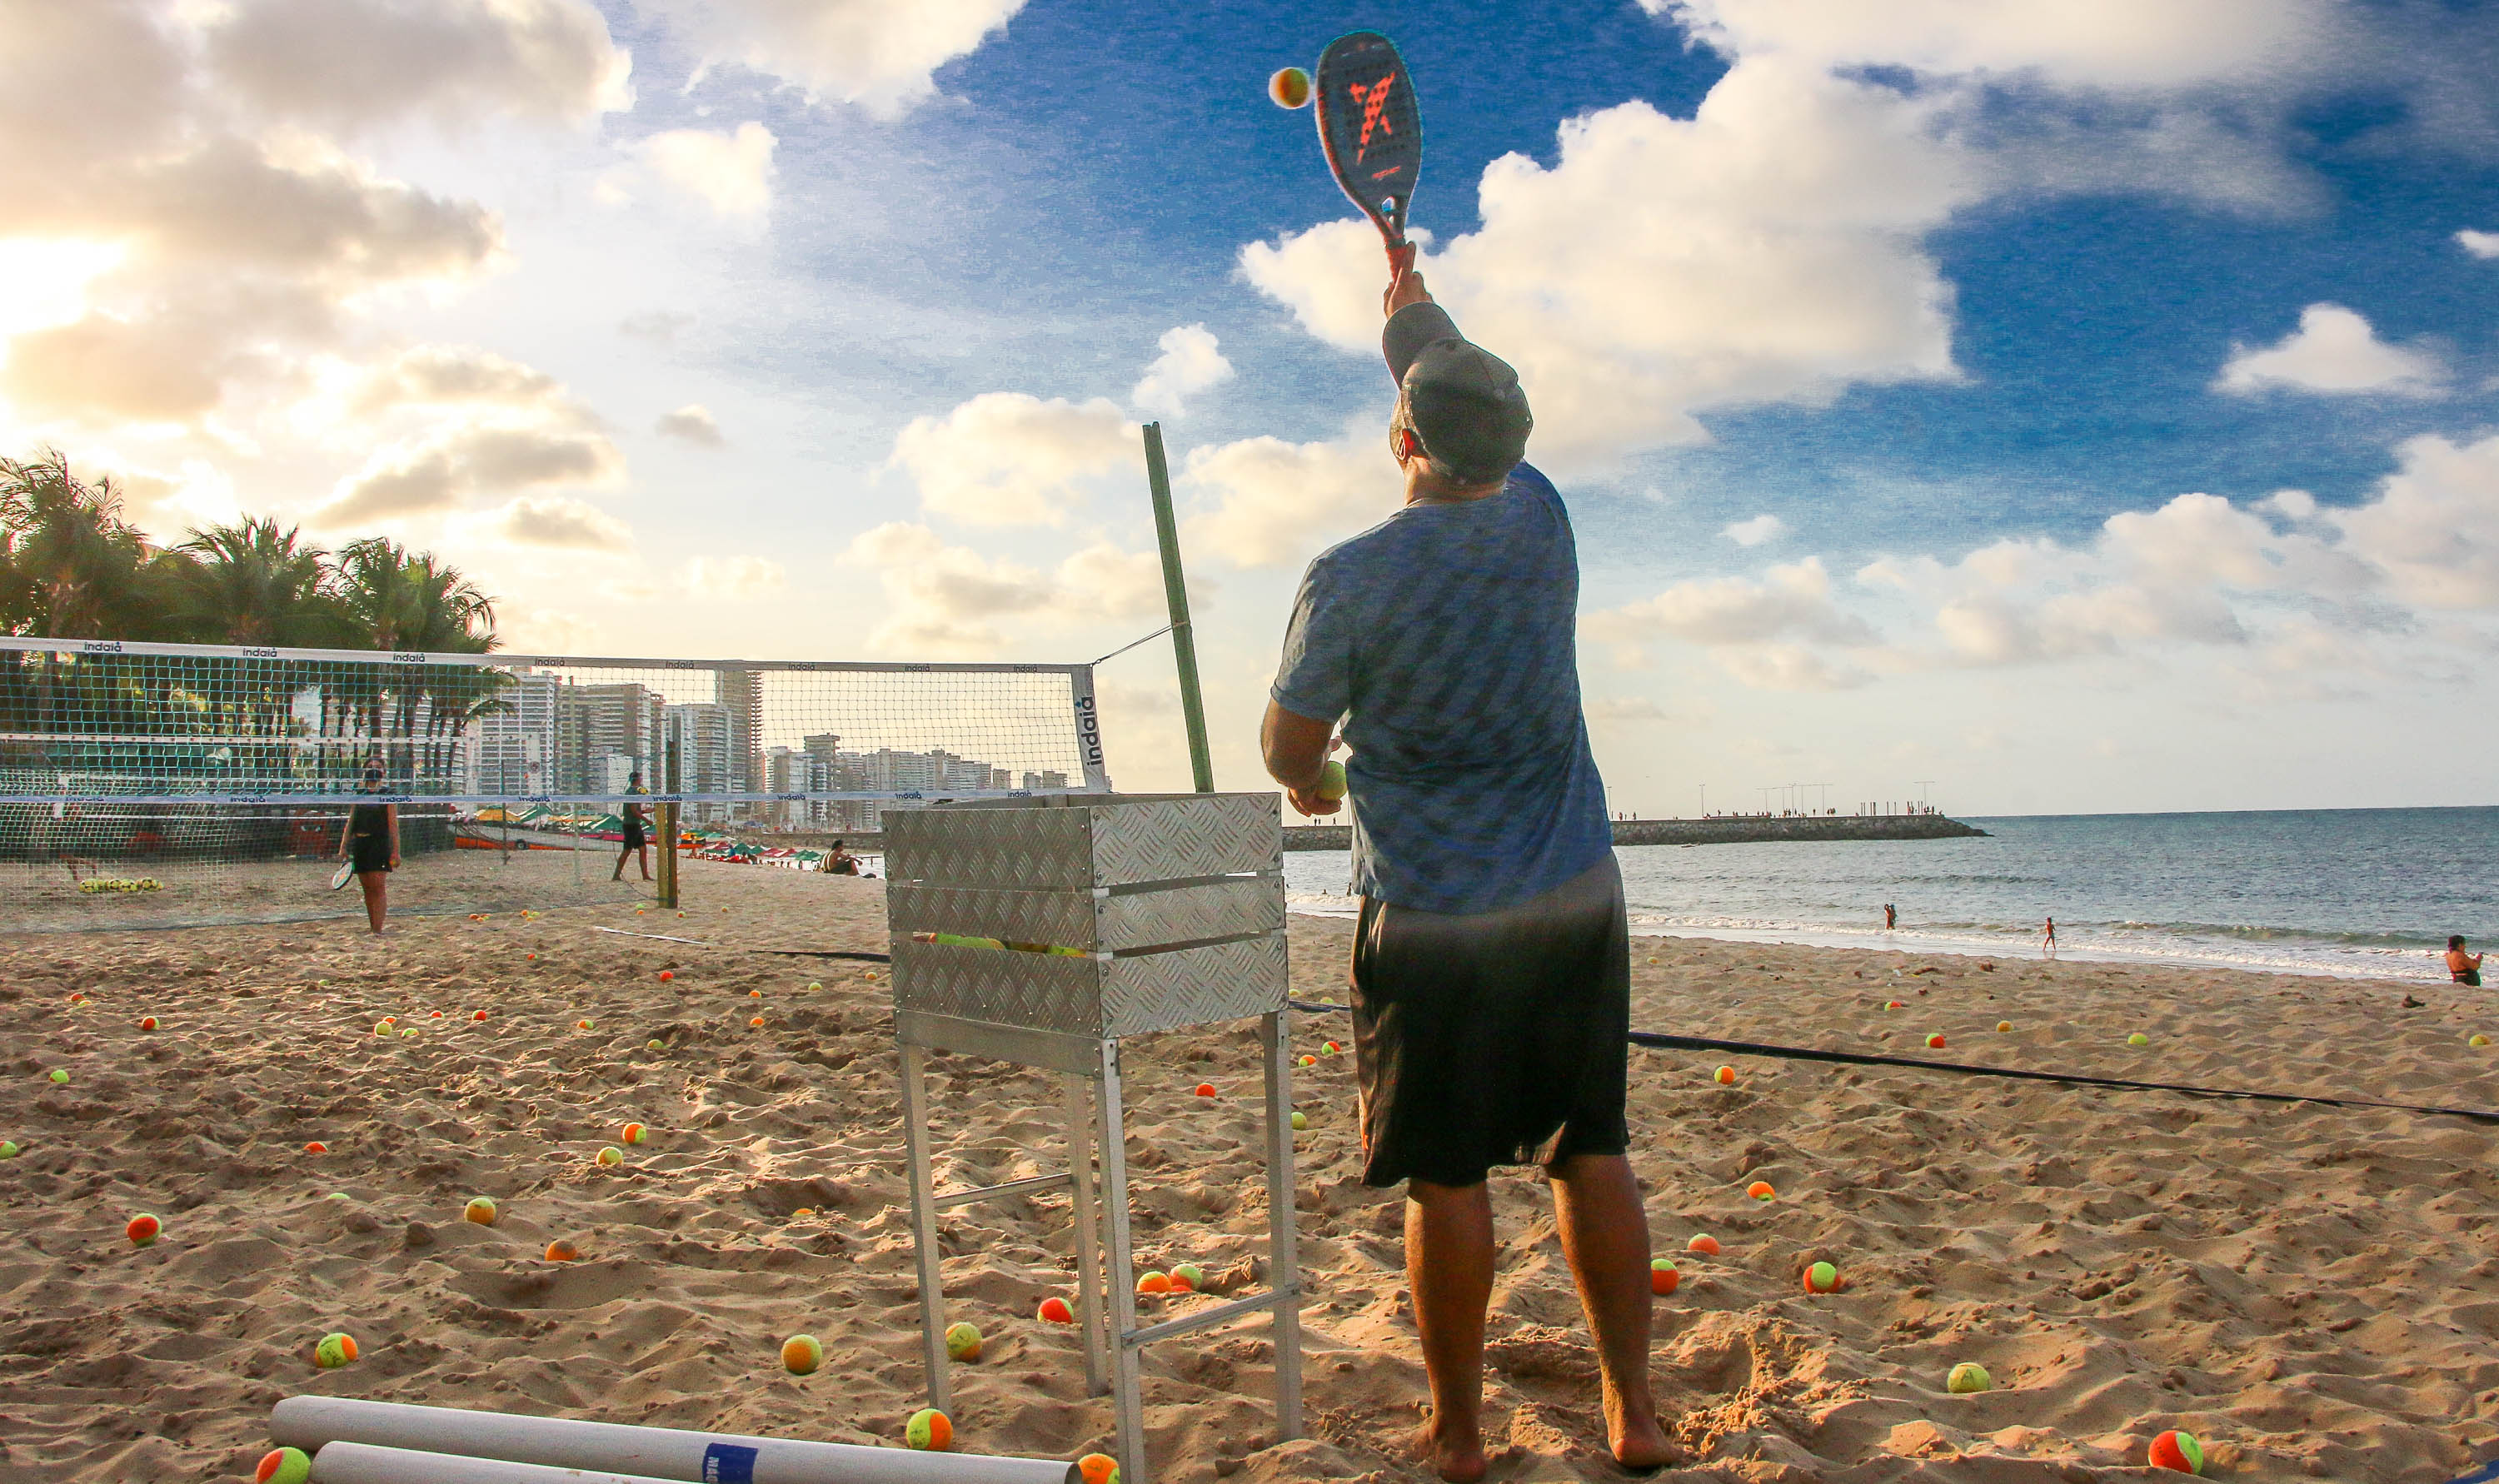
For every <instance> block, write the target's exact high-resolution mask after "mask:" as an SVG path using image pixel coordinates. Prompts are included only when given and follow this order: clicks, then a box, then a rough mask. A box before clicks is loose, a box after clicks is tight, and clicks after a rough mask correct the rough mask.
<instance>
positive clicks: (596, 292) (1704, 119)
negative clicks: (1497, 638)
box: [0, 0, 2499, 815]
mask: <svg viewBox="0 0 2499 1484" xmlns="http://www.w3.org/2000/svg"><path fill="white" fill-rule="evenodd" d="M1522 17H1526V18H1522ZM1350 26H1365V27H1371V28H1376V29H1379V30H1380V31H1382V32H1384V33H1386V34H1387V35H1389V36H1391V37H1392V38H1393V39H1395V41H1396V42H1397V44H1398V45H1399V47H1400V48H1401V49H1402V50H1403V52H1404V54H1405V56H1406V58H1407V60H1408V63H1409V66H1410V68H1411V69H1412V74H1413V78H1414V81H1415V86H1416V89H1417V93H1418V96H1419V98H1420V100H1421V106H1422V112H1423V127H1424V132H1425V137H1426V140H1427V142H1428V143H1427V145H1426V148H1425V154H1424V166H1423V177H1422V183H1421V186H1420V188H1419V189H1418V191H1417V194H1416V197H1415V200H1414V204H1413V208H1412V226H1413V227H1414V228H1415V229H1418V235H1421V236H1423V237H1424V238H1425V241H1426V246H1425V250H1424V253H1423V256H1422V260H1421V265H1420V266H1421V268H1422V270H1423V272H1424V274H1426V277H1427V279H1428V281H1429V282H1430V284H1431V286H1432V288H1433V290H1434V292H1435V293H1436V295H1437V296H1438V297H1439V298H1440V299H1441V301H1442V302H1443V303H1444V305H1446V306H1448V307H1449V309H1450V311H1451V312H1452V314H1453V315H1454V316H1455V317H1456V319H1457V322H1458V324H1459V326H1460V327H1461V329H1462V330H1464V331H1465V332H1466V333H1467V334H1468V336H1469V337H1470V338H1471V339H1476V340H1477V341H1478V342H1479V343H1481V344H1484V345H1485V346H1487V347H1488V348H1490V349H1492V350H1493V351H1495V352H1496V353H1498V354H1500V355H1502V356H1503V357H1505V358H1506V359H1508V360H1509V361H1510V362H1511V363H1512V364H1513V365H1515V366H1516V367H1517V368H1518V369H1519V371H1520V374H1521V378H1522V381H1523V383H1524V385H1525V388H1526V390H1527V393H1528V396H1529V399H1530V401H1531V403H1533V405H1534V407H1535V410H1536V416H1537V431H1536V434H1535V436H1534V439H1533V440H1532V442H1531V444H1530V448H1529V459H1530V460H1531V462H1533V463H1535V464H1536V465H1537V466H1538V467H1539V468H1542V469H1543V470H1544V471H1545V472H1547V473H1548V474H1550V475H1551V476H1552V477H1553V478H1554V479H1555V481H1556V482H1557V484H1558V485H1559V487H1560V488H1561V489H1562V491H1563V493H1564V496H1565V498H1566V500H1567V501H1568V502H1569V504H1570V507H1571V510H1572V514H1573V520H1574V526H1575V529H1576V532H1577V535H1578V541H1579V553H1580V565H1581V570H1582V588H1581V595H1580V615H1581V629H1580V640H1581V643H1580V665H1581V680H1582V686H1583V690H1584V692H1585V694H1586V696H1587V702H1588V711H1589V718H1590V726H1591V731H1592V736H1593V738H1594V742H1595V746H1596V750H1597V756H1598V760H1599V763H1600V765H1601V767H1602V769H1603V771H1604V773H1605V776H1606V778H1607V784H1608V787H1609V790H1610V793H1611V801H1612V805H1613V807H1614V808H1615V809H1617V810H1619V811H1624V812H1638V813H1640V814H1643V815H1667V814H1684V815H1691V814H1694V813H1697V812H1699V811H1700V810H1701V809H1703V808H1704V805H1705V807H1706V808H1708V809H1711V810H1720V809H1727V808H1759V807H1762V805H1763V804H1764V803H1765V802H1766V801H1768V802H1769V803H1770V804H1772V806H1773V807H1775V806H1776V805H1778V804H1780V803H1784V802H1789V801H1795V800H1800V799H1801V800H1802V801H1806V802H1816V803H1818V802H1821V801H1824V800H1828V802H1829V803H1830V804H1831V805H1833V806H1835V807H1839V808H1842V809H1845V808H1848V807H1851V806H1853V805H1855V804H1857V803H1859V802H1862V801H1897V800H1901V799H1911V798H1918V797H1921V796H1924V797H1926V798H1928V799H1930V800H1931V801H1932V802H1933V803H1934V804H1936V805H1937V806H1939V807H1942V808H1945V809H1947V810H1950V811H1952V812H1956V813H1960V814H1964V815H1989V814H2026V813H2072V812H2101V811H2135V810H2187V809H2256V808H2304V807H2354V806H2375V805H2421V804H2486V803H2491V802H2493V801H2499V745H2493V742H2492V735H2493V725H2494V721H2499V715H2494V704H2499V681H2494V678H2493V670H2494V662H2499V90H2494V89H2493V88H2492V87H2491V86H2490V85H2489V82H2488V79H2490V78H2491V77H2494V76H2499V5H2493V4H2477V3H2467V0H2367V3H2361V0H2352V3H2339V4H2338V3H2329V0H2021V3H1983V0H1547V3H1543V4H1540V5H1538V6H1536V7H1533V8H1522V7H1519V6H1516V5H1514V4H1494V3H1473V0H1435V3H1429V4H1424V3H1412V4H1387V3H1357V4H1351V5H1347V4H1343V3H1336V4H1326V5H1320V4H1294V3H1282V0H1276V3H1268V4H1249V3H1242V0H1208V3H1203V4H1195V5H1184V6H1171V5H1144V4H1119V3H1107V0H1106V3H1095V4H1077V3H1072V0H918V3H915V4H912V5H907V6H906V5H894V4H890V3H886V0H599V3H593V0H81V3H79V4H66V3H62V0H0V189H5V191H6V194H7V197H8V199H9V200H10V201H11V202H12V205H13V210H11V211H10V212H8V213H6V215H5V216H0V451H5V452H8V453H10V454H12V455H15V456H19V457H23V456H26V455H28V454H31V453H33V452H34V451H35V450H36V449H38V448H40V447H57V448H60V449H62V450H63V451H65V452H66V453H67V454H68V455H69V456H70V458H71V459H72V461H73V464H74V466H75V467H76V468H80V469H81V470H82V471H84V472H87V473H90V474H110V475H111V476H113V477H114V480H115V481H116V482H117V483H118V484H119V485H120V486H121V487H122V488H123V489H124V491H125V492H126V495H127V497H128V500H129V507H130V514H131V515H132V517H133V518H134V519H135V520H136V521H137V522H138V523H139V524H140V525H141V526H142V527H143V528H145V529H146V530H147V531H148V532H151V533H152V534H153V535H155V536H156V537H157V538H158V539H160V540H165V541H174V540H179V539H181V538H182V537H183V535H184V534H185V533H186V532H188V531H189V530H191V529H193V528H195V527H198V526H202V525H207V524H211V523H214V522H217V521H222V520H230V519H233V518H235V517H236V516H238V515H242V514H251V515H275V516H277V517H279V518H280V519H282V520H284V521H286V522H288V523H296V524H301V525H302V527H303V528H304V530H305V532H306V533H307V535H308V537H309V538H311V539H314V540H318V541H322V542H327V543H333V544H336V543H341V542H343V541H345V540H349V539H353V538H355V537H357V536H360V535H365V534H372V533H375V532H381V533H387V534H390V535H393V536H397V537H399V538H401V539H404V540H406V541H409V542H411V543H414V544H416V545H419V546H422V547H426V548H429V549H432V550H434V551H436V552H438V553H439V554H440V555H442V556H443V557H444V558H446V559H447V560H449V561H451V562H453V563H455V564H456V565H460V566H461V567H462V568H463V569H464V570H466V571H467V572H469V573H470V574H471V575H472V576H473V577H475V578H476V579H477V580H478V581H479V582H480V584H481V585H482V586H484V587H485V588H486V589H487V590H488V591H489V592H491V593H493V594H495V595H496V596H497V597H499V598H500V599H501V602H500V605H499V614H500V620H501V626H500V627H501V631H502V633H503V639H504V647H505V648H507V649H511V650H514V651H516V652H523V653H532V652H535V653H569V654H603V655H628V656H667V657H687V658H732V657H734V658H750V659H805V660H840V659H879V660H885V659H904V660H960V659H971V660H1008V661H1069V660H1089V659H1092V658H1094V657H1096V656H1099V655H1103V654H1107V653H1109V652H1110V651H1112V650H1114V649H1117V648H1119V647H1120V645H1123V644H1125V643H1127V642H1129V641H1130V640H1132V639H1135V638H1137V637H1138V636H1140V635H1143V634H1147V633H1150V632H1152V630H1153V629H1156V628H1158V627H1160V625H1161V624H1162V623H1163V622H1164V611H1163V596H1162V590H1161V582H1160V570H1159V565H1158V564H1157V561H1156V558H1155V555H1154V542H1153V528H1152V519H1151V514H1150V509H1149V505H1148V500H1147V493H1146V483H1145V473H1144V463H1143V457H1142V452H1141V444H1140V425H1141V424H1142V423H1144V422H1146V421H1148V420H1153V421H1158V422H1159V423H1160V424H1161V425H1162V429H1163V436H1164V437H1165V439H1166V441H1167V443H1168V444H1169V446H1170V449H1171V454H1172V463H1173V470H1174V477H1175V485H1176V494H1177V499H1178V504H1179V508H1180V518H1181V541H1182V547H1183V552H1184V555H1185V560H1186V563H1187V566H1188V573H1189V586H1190V597H1191V601H1192V604H1193V607H1194V614H1195V628H1196V631H1197V635H1198V642H1199V649H1200V654H1201V661H1202V664H1203V667H1204V672H1205V688H1206V697H1207V706H1208V711H1209V716H1210V725H1211V728H1212V732H1213V741H1214V752H1215V758H1216V764H1217V782H1218V784H1219V785H1220V786H1222V787H1225V788H1239V789H1249V788H1263V787H1267V785H1266V783H1265V780H1264V778H1263V775H1262V773H1261V771H1260V769H1259V768H1258V764H1257V758H1256V752H1255V734H1256V721H1257V716H1258V713H1259V711H1260V709H1261V708H1262V707H1263V705H1264V703H1265V694H1266V686H1267V683H1268V681H1269V679H1270V678H1271V676H1272V673H1273V670H1274V666H1275V661H1276V654H1277V649H1278V645H1279V642H1280V640H1281V637H1282V627H1283V622H1284V617H1285V614H1286V611H1287V607H1288V605H1289V602H1290V598H1291V595H1292V590H1293V586H1294V584H1295V582H1296V581H1297V580H1298V578H1299V575H1300V572H1301V570H1302V567H1303V566H1304V565H1305V564H1306V563H1307V562H1308V561H1309V559H1310V558H1311V557H1312V556H1313V555H1314V554H1315V553H1317V552H1318V551H1320V550H1323V549H1324V548H1326V547H1327V546H1329V545H1331V544H1333V543H1335V542H1337V541H1340V540H1343V539H1345V538H1346V537H1347V536H1349V535H1352V534H1354V533H1356V532H1360V531H1362V530H1364V529H1366V528H1367V527H1369V526H1371V525H1373V524H1375V523H1377V522H1378V521H1379V520H1380V519H1383V518H1385V517H1386V516H1387V515H1388V514H1389V513H1390V512H1391V511H1393V510H1394V509H1395V508H1396V504H1397V501H1398V500H1399V499H1400V489H1401V487H1400V484H1399V480H1398V476H1397V472H1396V468H1395V466H1394V464H1393V462H1392V461H1391V459H1390V458H1389V455H1388V452H1387V444H1386V437H1385V423H1386V418H1387V414H1388V411H1389V408H1390V405H1391V403H1392V400H1393V387H1392V386H1391V384H1390V382H1389V380H1388V378H1387V375H1386V372H1385V371H1384V370H1383V368H1382V366H1381V364H1380V361H1379V348H1378V337H1379V289H1380V286H1381V282H1382V278H1383V276H1384V273H1383V267H1382V259H1381V256H1380V252H1379V240H1378V237H1377V235H1376V234H1375V233H1374V232H1373V231H1372V229H1371V228H1370V227H1369V226H1368V225H1367V224H1365V223H1363V222H1361V221H1360V220H1359V219H1358V218H1357V217H1355V215H1354V213H1353V211H1352V209H1351V208H1350V207H1349V206H1348V205H1347V203H1346V202H1345V200H1344V198H1343V197H1342V196H1341V195H1340V194H1339V193H1338V192H1337V190H1336V188H1335V185H1334V183H1333V181H1332V180H1331V179H1330V177H1328V175H1327V172H1326V169H1325V167H1324V165H1323V163H1322V162H1321V160H1320V157H1319V153H1318V148H1317V145H1316V140H1315V135H1314V128H1313V117H1312V114H1311V113H1310V112H1309V111H1307V110H1305V111H1300V112H1288V111H1285V110H1282V109H1279V108H1277V107H1275V106H1274V105H1273V104H1272V103H1270V102H1269V101H1268V99H1267V96H1266V91H1265V81H1266V79H1267V77H1268V75H1269V74H1270V73H1271V72H1272V71H1274V70H1275V69H1276V68H1278V67H1282V66H1286V65H1294V64H1299V65H1304V66H1308V65H1310V63H1311V62H1312V61H1313V60H1314V58H1315V57H1316V55H1317V54H1318V51H1319V50H1320V48H1323V47H1324V46H1325V45H1326V43H1327V42H1328V40H1329V39H1330V38H1331V37H1332V36H1334V35H1336V34H1338V32H1340V31H1341V30H1343V29H1346V28H1347V27H1350ZM1100 684H1101V687H1102V691H1103V711H1104V734H1105V742H1106V746H1107V749H1108V752H1109V758H1110V764H1111V768H1112V773H1113V776H1114V778H1115V779H1116V781H1117V782H1118V783H1119V785H1120V787H1122V788H1126V789H1156V788H1169V787H1175V786H1183V787H1185V781H1186V776H1187V775H1186V763H1185V756H1186V755H1185V745H1184V740H1183V737H1182V731H1181V722H1180V711H1179V706H1178V701H1177V691H1176V688H1175V684H1174V681H1173V679H1172V668H1171V661H1170V652H1169V648H1168V646H1167V645H1164V644H1161V643H1153V644H1148V645H1144V646H1141V647H1139V648H1137V649H1135V650H1132V651H1130V652H1128V653H1127V654H1125V655H1122V656H1120V658H1118V659H1114V660H1111V661H1108V662H1107V663H1106V664H1104V665H1103V666H1102V669H1101V671H1100ZM1794 785H1810V786H1813V787H1810V788H1807V789H1803V790H1794V789H1791V788H1789V786H1794Z"/></svg>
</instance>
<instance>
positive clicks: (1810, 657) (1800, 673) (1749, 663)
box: [1718, 643, 1874, 691]
mask: <svg viewBox="0 0 2499 1484" xmlns="http://www.w3.org/2000/svg"><path fill="white" fill-rule="evenodd" d="M1718 662H1719V663H1720V664H1722V665H1725V666H1726V668H1727V672H1728V673H1729V674H1731V675H1733V676H1735V677H1736V679H1737V680H1739V681H1742V682H1743V683H1744V684H1745V685H1748V686H1751V687H1752V688H1753V689H1754V690H1756V691H1847V690H1853V689H1855V688H1856V687H1858V686H1862V685H1865V684H1866V682H1868V681H1870V680H1872V679H1873V678H1874V677H1873V676H1871V675H1869V674H1867V673H1866V671H1864V670H1862V669H1860V668H1858V667H1857V666H1856V665H1853V664H1841V663H1838V662H1837V661H1833V660H1831V659H1829V658H1827V657H1825V656H1823V655H1820V654H1817V653H1815V652H1814V651H1812V650H1810V649H1807V648H1805V647H1804V646H1803V645H1801V644H1786V643H1779V644H1760V645H1752V646H1748V647H1746V648H1742V649H1731V650H1726V651H1723V652H1721V653H1720V654H1719V656H1718Z"/></svg>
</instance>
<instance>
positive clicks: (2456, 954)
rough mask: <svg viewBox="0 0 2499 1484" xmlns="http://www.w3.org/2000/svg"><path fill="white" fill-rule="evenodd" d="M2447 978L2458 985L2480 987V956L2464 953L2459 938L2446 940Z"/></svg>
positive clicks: (2461, 939)
mask: <svg viewBox="0 0 2499 1484" xmlns="http://www.w3.org/2000/svg"><path fill="white" fill-rule="evenodd" d="M2447 977H2448V978H2449V979H2451V980H2453V981H2454V982H2455V983H2457V984H2470V985H2472V986H2473V987H2474V988H2476V989H2479V988H2481V987H2482V955H2481V954H2479V953H2468V952H2465V951H2464V939H2463V938H2462V937H2461V936H2452V937H2450V938H2449V939H2448V940H2447Z"/></svg>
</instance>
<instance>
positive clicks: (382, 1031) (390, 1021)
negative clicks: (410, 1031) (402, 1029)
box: [373, 1016, 399, 1036]
mask: <svg viewBox="0 0 2499 1484" xmlns="http://www.w3.org/2000/svg"><path fill="white" fill-rule="evenodd" d="M398 1029H399V1016H382V1017H381V1018H380V1019H378V1020H375V1021H374V1022H373V1034H374V1035H376V1036H387V1035H390V1034H391V1033H392V1032H394V1031H396V1030H398Z"/></svg>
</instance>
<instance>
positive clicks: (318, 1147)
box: [304, 1139, 330, 1154]
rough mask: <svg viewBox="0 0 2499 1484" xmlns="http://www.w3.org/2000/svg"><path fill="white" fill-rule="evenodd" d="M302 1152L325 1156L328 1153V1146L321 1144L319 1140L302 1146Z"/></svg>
mask: <svg viewBox="0 0 2499 1484" xmlns="http://www.w3.org/2000/svg"><path fill="white" fill-rule="evenodd" d="M304 1152H305V1153H307V1154H327V1153H329V1152H330V1146H329V1145H326V1144H323V1143H322V1142H321V1141H320V1140H318V1139H315V1140H313V1141H312V1142H311V1143H310V1144H308V1145H305V1146H304Z"/></svg>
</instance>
